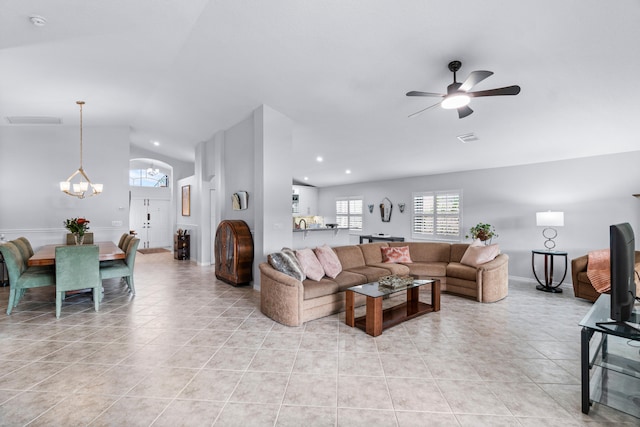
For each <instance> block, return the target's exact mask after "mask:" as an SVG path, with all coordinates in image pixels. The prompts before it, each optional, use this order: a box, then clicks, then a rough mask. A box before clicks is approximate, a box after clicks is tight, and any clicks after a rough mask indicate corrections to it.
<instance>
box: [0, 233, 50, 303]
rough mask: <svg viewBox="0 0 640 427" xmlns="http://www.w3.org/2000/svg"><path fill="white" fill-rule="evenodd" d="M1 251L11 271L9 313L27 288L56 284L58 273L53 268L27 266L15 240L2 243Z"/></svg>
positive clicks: (8, 270) (9, 271) (8, 269)
mask: <svg viewBox="0 0 640 427" xmlns="http://www.w3.org/2000/svg"><path fill="white" fill-rule="evenodd" d="M0 252H2V256H3V257H4V262H5V265H6V266H7V272H8V273H9V303H8V304H7V314H11V310H13V308H14V307H16V306H17V305H18V301H20V298H22V297H23V296H24V294H25V292H26V291H27V289H30V288H41V287H44V286H53V285H55V283H56V275H55V273H54V272H53V270H52V269H43V268H36V267H29V266H27V260H26V259H25V258H24V257H23V256H22V253H21V252H20V249H19V248H18V246H17V245H16V244H15V241H13V240H12V241H10V242H7V243H5V244H3V245H0Z"/></svg>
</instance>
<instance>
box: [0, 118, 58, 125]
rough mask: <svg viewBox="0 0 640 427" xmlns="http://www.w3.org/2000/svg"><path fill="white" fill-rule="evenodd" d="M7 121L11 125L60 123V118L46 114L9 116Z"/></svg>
mask: <svg viewBox="0 0 640 427" xmlns="http://www.w3.org/2000/svg"><path fill="white" fill-rule="evenodd" d="M7 121H8V122H9V123H11V124H12V125H60V124H62V118H60V117H46V116H11V117H7Z"/></svg>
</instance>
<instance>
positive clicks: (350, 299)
mask: <svg viewBox="0 0 640 427" xmlns="http://www.w3.org/2000/svg"><path fill="white" fill-rule="evenodd" d="M345 298H346V307H345V323H346V324H347V325H349V326H351V327H352V328H353V327H354V326H356V317H355V313H354V310H355V307H354V295H353V291H349V290H347V291H346V292H345Z"/></svg>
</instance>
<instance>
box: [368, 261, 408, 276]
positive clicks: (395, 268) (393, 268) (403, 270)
mask: <svg viewBox="0 0 640 427" xmlns="http://www.w3.org/2000/svg"><path fill="white" fill-rule="evenodd" d="M369 267H378V268H384V269H385V270H389V271H390V272H391V274H397V275H399V276H405V275H407V274H409V273H410V272H411V271H410V270H409V267H407V266H406V265H404V264H395V263H391V262H380V263H375V264H369Z"/></svg>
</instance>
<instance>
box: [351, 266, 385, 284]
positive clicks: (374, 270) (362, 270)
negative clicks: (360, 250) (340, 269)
mask: <svg viewBox="0 0 640 427" xmlns="http://www.w3.org/2000/svg"><path fill="white" fill-rule="evenodd" d="M348 271H351V272H352V273H358V274H362V275H363V276H365V277H366V278H367V282H368V283H370V282H376V281H377V280H378V279H379V278H380V277H382V276H388V275H390V274H391V270H389V269H386V268H380V267H371V266H369V265H364V266H362V267H354V268H350V269H349V270H348Z"/></svg>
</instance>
